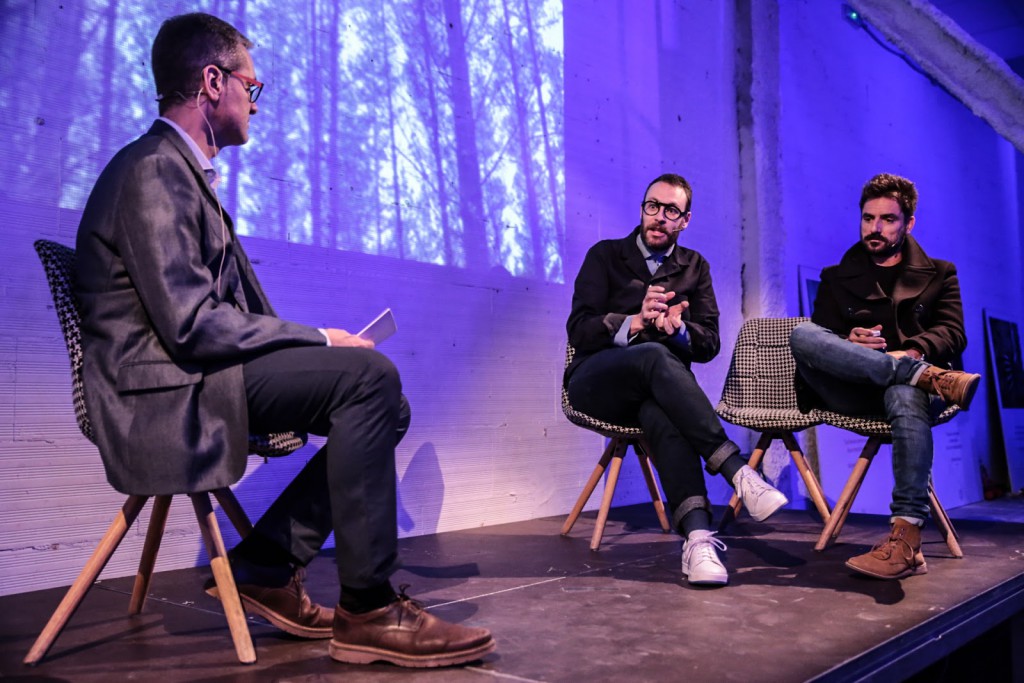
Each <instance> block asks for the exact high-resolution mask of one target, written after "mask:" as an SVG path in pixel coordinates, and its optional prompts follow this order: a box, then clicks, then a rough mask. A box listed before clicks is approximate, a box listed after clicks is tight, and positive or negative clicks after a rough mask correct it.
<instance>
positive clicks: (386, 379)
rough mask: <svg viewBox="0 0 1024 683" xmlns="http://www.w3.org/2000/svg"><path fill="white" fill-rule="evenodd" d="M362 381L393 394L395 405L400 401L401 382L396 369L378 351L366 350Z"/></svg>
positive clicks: (388, 359) (389, 360)
mask: <svg viewBox="0 0 1024 683" xmlns="http://www.w3.org/2000/svg"><path fill="white" fill-rule="evenodd" d="M363 381H364V382H365V383H366V384H368V385H370V386H373V387H379V388H380V390H381V391H386V392H388V393H389V394H394V399H395V401H396V403H397V402H398V401H399V400H401V396H402V380H401V378H400V377H399V375H398V368H396V367H395V364H394V363H392V362H391V359H390V358H388V357H387V356H385V355H384V354H382V353H380V352H379V351H374V350H366V365H365V367H364V369H363Z"/></svg>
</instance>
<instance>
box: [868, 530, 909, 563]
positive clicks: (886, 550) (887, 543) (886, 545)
mask: <svg viewBox="0 0 1024 683" xmlns="http://www.w3.org/2000/svg"><path fill="white" fill-rule="evenodd" d="M897 549H899V550H900V551H902V552H900V553H898V554H899V555H900V556H902V557H904V558H912V557H913V556H914V547H913V546H912V545H910V542H909V541H907V539H905V538H904V537H903V535H902V534H897V533H896V532H895V531H892V532H889V536H888V538H886V539H884V540H882V541H879V542H878V543H876V544H875V547H874V548H872V549H871V552H872V553H875V554H877V555H878V557H880V558H881V559H883V560H888V559H889V558H891V557H892V556H893V555H897Z"/></svg>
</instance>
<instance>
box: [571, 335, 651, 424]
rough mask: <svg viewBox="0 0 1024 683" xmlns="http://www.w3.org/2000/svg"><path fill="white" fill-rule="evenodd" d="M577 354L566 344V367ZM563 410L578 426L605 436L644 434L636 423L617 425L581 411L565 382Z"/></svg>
mask: <svg viewBox="0 0 1024 683" xmlns="http://www.w3.org/2000/svg"><path fill="white" fill-rule="evenodd" d="M575 355H576V349H574V348H573V346H572V344H568V343H567V344H566V345H565V367H569V364H570V363H572V359H573V356H575ZM562 412H563V413H564V414H565V417H566V418H567V419H568V420H569V422H572V423H573V424H574V425H576V426H578V427H583V428H585V429H589V430H591V431H593V432H597V433H598V434H601V435H603V436H607V437H614V436H624V437H627V438H639V437H641V436H643V435H644V432H643V430H642V429H640V428H639V427H637V426H635V425H616V424H612V423H610V422H605V421H604V420H598V419H597V418H596V417H591V416H590V415H587V414H586V413H581V412H580V411H578V410H576V409H575V408H573V407H572V404H571V403H569V392H568V391H566V389H565V384H564V383H563V384H562Z"/></svg>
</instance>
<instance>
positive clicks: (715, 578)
mask: <svg viewBox="0 0 1024 683" xmlns="http://www.w3.org/2000/svg"><path fill="white" fill-rule="evenodd" d="M715 548H718V549H719V550H725V543H722V541H720V540H718V539H717V538H715V532H714V531H707V530H704V529H698V530H697V531H691V532H690V536H689V537H688V538H687V539H686V540H685V541H684V542H683V575H684V576H685V577H686V579H687V581H689V582H690V583H693V584H698V585H712V586H724V585H725V584H727V583H729V572H727V571H726V570H725V565H724V564H722V561H721V560H720V559H718V553H716V552H715Z"/></svg>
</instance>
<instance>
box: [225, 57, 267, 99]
mask: <svg viewBox="0 0 1024 683" xmlns="http://www.w3.org/2000/svg"><path fill="white" fill-rule="evenodd" d="M214 66H215V67H217V68H218V69H220V70H221V72H222V73H223V74H224V75H225V76H234V77H235V78H237V79H238V80H240V81H242V85H244V86H245V90H246V92H248V93H249V102H255V101H256V100H258V99H259V98H260V93H261V92H263V84H262V83H260V82H259V81H257V80H256V79H255V78H249V77H248V76H243V75H242V74H239V73H235V71H234V69H227V68H224V67H223V66H221V65H220V64H214Z"/></svg>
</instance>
